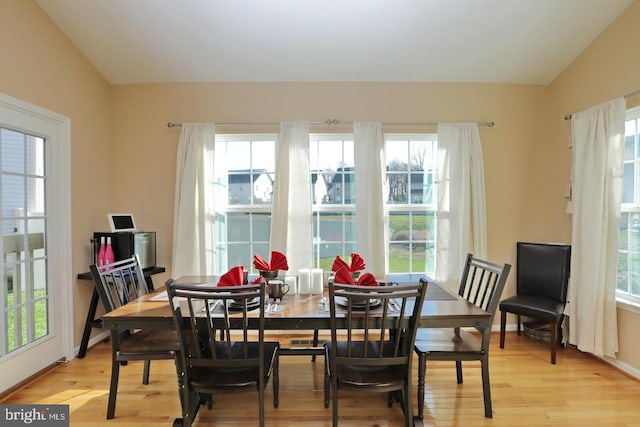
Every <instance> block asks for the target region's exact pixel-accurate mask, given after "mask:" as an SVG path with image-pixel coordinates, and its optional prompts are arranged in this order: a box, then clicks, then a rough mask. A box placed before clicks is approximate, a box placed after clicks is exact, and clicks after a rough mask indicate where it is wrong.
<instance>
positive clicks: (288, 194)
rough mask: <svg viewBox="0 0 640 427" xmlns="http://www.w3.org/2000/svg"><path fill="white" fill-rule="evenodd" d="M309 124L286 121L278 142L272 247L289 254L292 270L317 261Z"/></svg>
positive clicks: (294, 270)
mask: <svg viewBox="0 0 640 427" xmlns="http://www.w3.org/2000/svg"><path fill="white" fill-rule="evenodd" d="M311 215H312V214H311V170H310V165H309V123H308V122H282V123H281V125H280V132H279V133H278V140H277V142H276V182H275V184H274V188H273V206H272V214H271V249H272V250H276V251H279V252H282V253H284V254H285V255H286V256H287V261H288V264H289V271H290V272H296V273H297V271H298V270H299V269H301V268H311V266H312V262H313V240H312V233H313V231H312V216H311Z"/></svg>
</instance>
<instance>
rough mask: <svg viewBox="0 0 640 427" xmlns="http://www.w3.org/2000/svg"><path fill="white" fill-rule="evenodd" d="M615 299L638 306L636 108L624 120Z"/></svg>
mask: <svg viewBox="0 0 640 427" xmlns="http://www.w3.org/2000/svg"><path fill="white" fill-rule="evenodd" d="M623 170H624V175H623V184H622V205H621V213H620V239H619V243H618V274H617V277H618V279H617V285H616V289H617V290H616V297H617V299H618V300H619V301H623V302H627V303H631V304H633V305H636V306H639V307H640V107H636V108H633V109H629V110H627V114H626V120H625V139H624V164H623Z"/></svg>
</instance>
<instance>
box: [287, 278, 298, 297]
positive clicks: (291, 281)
mask: <svg viewBox="0 0 640 427" xmlns="http://www.w3.org/2000/svg"><path fill="white" fill-rule="evenodd" d="M284 283H286V284H287V285H289V293H290V294H292V295H293V294H297V293H298V285H297V283H296V276H284Z"/></svg>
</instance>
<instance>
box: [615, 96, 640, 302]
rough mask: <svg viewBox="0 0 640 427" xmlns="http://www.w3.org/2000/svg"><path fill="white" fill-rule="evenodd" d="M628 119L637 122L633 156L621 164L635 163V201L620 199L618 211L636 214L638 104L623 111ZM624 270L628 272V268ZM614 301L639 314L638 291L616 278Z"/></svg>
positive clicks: (639, 206)
mask: <svg viewBox="0 0 640 427" xmlns="http://www.w3.org/2000/svg"><path fill="white" fill-rule="evenodd" d="M629 120H636V121H637V123H638V127H637V128H636V130H635V131H636V133H635V140H634V157H633V159H632V160H624V159H623V165H624V164H628V163H632V162H633V163H634V164H635V168H634V180H633V188H634V193H635V194H634V199H635V200H636V201H635V202H633V203H624V202H622V201H621V203H620V212H621V214H623V213H630V214H633V213H635V214H638V213H640V106H637V107H633V108H629V109H627V111H626V112H625V127H626V122H627V121H629ZM625 133H626V132H625ZM625 139H626V136H625ZM623 144H626V141H624V142H623ZM624 149H625V148H624V147H623V150H624ZM621 216H622V215H621ZM628 235H629V231H628V226H627V236H628ZM627 239H628V237H627ZM622 251H624V252H626V253H627V256H628V254H629V248H628V247H627V248H625V249H624V250H623V249H621V248H620V246H619V245H618V249H617V254H618V259H619V257H620V254H621V252H622ZM639 252H640V251H639ZM626 271H627V272H628V270H626ZM627 278H629V273H627ZM629 289H631V284H629ZM616 303H617V305H618V306H620V307H623V308H625V309H627V310H631V311H634V312H636V313H639V314H640V293H639V294H633V293H631V292H626V291H623V290H620V289H618V283H617V280H616Z"/></svg>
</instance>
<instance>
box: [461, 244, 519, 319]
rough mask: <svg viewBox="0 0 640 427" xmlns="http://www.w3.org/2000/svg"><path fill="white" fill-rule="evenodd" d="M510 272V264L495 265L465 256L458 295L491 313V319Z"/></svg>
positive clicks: (471, 256)
mask: <svg viewBox="0 0 640 427" xmlns="http://www.w3.org/2000/svg"><path fill="white" fill-rule="evenodd" d="M510 270H511V265H510V264H496V263H494V262H491V261H487V260H483V259H480V258H475V257H474V256H473V255H472V254H467V259H466V261H465V264H464V270H463V271H462V279H461V280H460V289H459V290H458V295H460V296H461V297H462V298H464V299H466V300H467V301H469V302H471V303H472V304H474V305H475V306H477V307H480V308H481V309H483V310H485V311H488V312H489V313H491V317H492V319H493V316H495V314H496V310H497V308H498V303H499V302H500V296H501V295H502V291H503V290H504V287H505V284H506V283H507V277H508V276H509V271H510Z"/></svg>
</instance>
